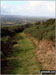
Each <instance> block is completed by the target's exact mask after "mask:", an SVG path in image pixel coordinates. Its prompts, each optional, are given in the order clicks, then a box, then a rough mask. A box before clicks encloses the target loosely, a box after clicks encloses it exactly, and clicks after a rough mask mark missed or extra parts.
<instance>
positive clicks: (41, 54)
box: [26, 34, 55, 70]
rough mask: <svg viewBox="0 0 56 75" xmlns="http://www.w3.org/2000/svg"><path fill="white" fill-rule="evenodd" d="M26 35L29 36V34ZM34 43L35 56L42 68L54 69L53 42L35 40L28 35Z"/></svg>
mask: <svg viewBox="0 0 56 75" xmlns="http://www.w3.org/2000/svg"><path fill="white" fill-rule="evenodd" d="M26 36H30V35H29V34H28V35H26ZM29 39H31V40H32V41H33V43H34V44H35V45H36V56H37V60H38V61H39V63H40V64H41V65H42V66H43V69H44V70H55V49H54V46H53V44H54V42H53V41H50V40H41V41H39V40H36V39H35V38H33V37H31V36H30V37H29Z"/></svg>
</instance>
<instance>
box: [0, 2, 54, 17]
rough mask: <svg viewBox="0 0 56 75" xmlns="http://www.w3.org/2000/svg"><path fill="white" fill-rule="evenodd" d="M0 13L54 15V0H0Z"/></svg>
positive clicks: (37, 15)
mask: <svg viewBox="0 0 56 75" xmlns="http://www.w3.org/2000/svg"><path fill="white" fill-rule="evenodd" d="M1 14H2V15H22V16H36V17H39V16H40V17H55V1H1Z"/></svg>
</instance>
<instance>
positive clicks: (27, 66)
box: [11, 33, 41, 74]
mask: <svg viewBox="0 0 56 75" xmlns="http://www.w3.org/2000/svg"><path fill="white" fill-rule="evenodd" d="M18 35H19V34H17V37H16V38H18ZM20 36H22V39H20V40H18V39H17V44H15V45H14V47H13V48H14V53H13V54H12V57H11V58H14V59H13V60H12V62H13V66H14V67H15V68H14V70H13V71H11V74H12V73H13V74H38V73H39V72H40V68H41V66H40V65H39V63H38V62H37V60H36V56H35V47H34V44H33V43H32V41H31V40H29V39H28V38H27V37H26V36H25V34H24V33H20Z"/></svg>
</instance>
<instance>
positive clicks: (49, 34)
mask: <svg viewBox="0 0 56 75" xmlns="http://www.w3.org/2000/svg"><path fill="white" fill-rule="evenodd" d="M36 24H37V23H35V25H33V26H32V27H30V28H28V29H26V30H25V31H24V32H25V33H29V34H31V35H32V36H33V37H35V38H37V39H38V40H42V39H46V40H52V41H54V39H55V19H50V20H47V21H46V22H43V23H42V24H39V25H36Z"/></svg>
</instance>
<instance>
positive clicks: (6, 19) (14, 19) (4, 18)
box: [1, 15, 48, 25]
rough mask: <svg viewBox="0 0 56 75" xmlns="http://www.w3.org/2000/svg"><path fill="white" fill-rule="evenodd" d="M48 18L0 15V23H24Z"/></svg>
mask: <svg viewBox="0 0 56 75" xmlns="http://www.w3.org/2000/svg"><path fill="white" fill-rule="evenodd" d="M47 19H48V18H45V17H25V16H16V15H1V23H2V25H14V24H25V23H32V22H36V21H41V22H43V21H46V20H47Z"/></svg>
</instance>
